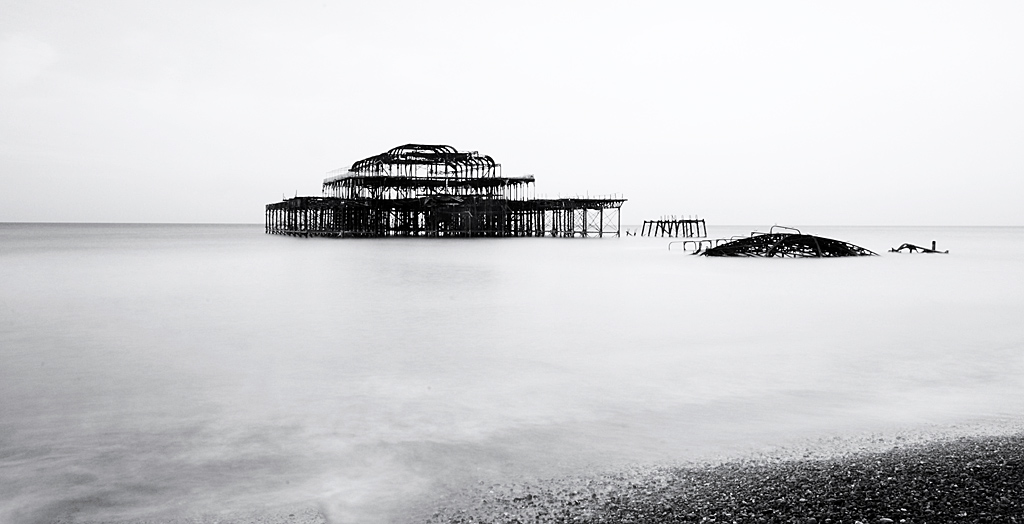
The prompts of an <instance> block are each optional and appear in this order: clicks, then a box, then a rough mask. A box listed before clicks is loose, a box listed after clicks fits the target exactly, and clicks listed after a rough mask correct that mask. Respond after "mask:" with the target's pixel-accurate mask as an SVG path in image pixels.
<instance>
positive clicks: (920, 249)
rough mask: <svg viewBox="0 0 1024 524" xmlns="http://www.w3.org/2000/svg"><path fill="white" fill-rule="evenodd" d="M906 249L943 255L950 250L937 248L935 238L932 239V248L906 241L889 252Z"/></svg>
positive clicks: (913, 251)
mask: <svg viewBox="0 0 1024 524" xmlns="http://www.w3.org/2000/svg"><path fill="white" fill-rule="evenodd" d="M904 249H906V250H907V253H916V252H918V251H920V252H921V253H941V254H943V255H947V254H949V250H948V249H947V250H945V251H939V250H937V249H935V241H934V240H932V248H931V249H928V248H926V247H921V246H915V245H914V244H906V243H904V244H903V245H901V246H900V247H894V248H890V249H889V252H890V253H902V252H903V250H904Z"/></svg>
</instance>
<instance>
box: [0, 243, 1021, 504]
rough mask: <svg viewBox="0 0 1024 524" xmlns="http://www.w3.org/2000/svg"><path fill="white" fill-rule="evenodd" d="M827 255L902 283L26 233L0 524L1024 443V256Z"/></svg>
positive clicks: (617, 249)
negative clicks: (798, 457)
mask: <svg viewBox="0 0 1024 524" xmlns="http://www.w3.org/2000/svg"><path fill="white" fill-rule="evenodd" d="M709 229H710V232H711V235H712V236H730V235H733V234H738V233H749V232H750V230H751V229H750V228H746V227H744V228H721V227H720V228H714V227H712V228H709ZM804 232H809V233H813V234H818V235H822V236H826V237H831V238H838V239H841V240H846V241H849V242H852V243H854V244H858V245H861V246H863V247H866V248H868V249H871V250H874V251H876V252H878V253H880V254H881V256H879V257H865V258H853V259H831V260H777V259H745V260H738V259H713V258H704V257H693V256H688V255H686V254H684V253H682V252H680V251H679V250H678V246H674V247H673V249H672V250H670V249H668V242H669V239H662V238H657V239H651V238H639V237H623V238H604V239H550V238H543V239H531V238H524V239H468V240H443V239H383V240H358V239H349V240H327V239H295V238H286V237H278V236H268V235H264V234H263V231H262V227H261V226H193V225H58V224H48V225H43V224H0V522H4V523H6V522H11V523H15V522H17V523H20V522H51V521H54V520H61V519H63V521H65V522H67V521H71V522H103V521H120V520H124V521H131V520H138V519H152V520H156V521H160V520H161V519H180V518H183V517H185V516H188V515H197V514H204V513H211V512H218V511H238V510H249V509H253V508H264V507H267V508H269V507H277V506H284V505H288V504H305V503H309V504H316V505H318V506H319V507H320V508H321V510H322V511H323V512H324V513H325V514H326V516H327V517H328V518H330V519H331V520H332V521H333V522H387V521H392V520H401V518H400V516H399V515H401V511H400V510H401V508H403V507H406V506H410V505H415V504H417V503H418V501H423V500H431V498H432V497H436V496H437V495H438V494H439V493H442V492H444V491H445V490H451V489H458V487H459V486H460V485H463V484H465V485H475V484H477V483H478V482H480V481H484V482H500V481H509V480H515V479H530V478H542V477H550V476H558V475H573V474H577V473H581V472H586V471H600V470H608V469H614V468H619V467H626V466H628V465H631V464H658V463H671V462H680V461H689V460H703V459H706V458H708V457H722V456H725V457H729V456H737V457H738V456H743V455H744V454H747V453H750V452H754V451H756V450H759V449H766V448H769V447H772V446H785V445H788V444H791V443H793V442H798V441H800V440H801V439H823V438H831V437H837V438H845V437H847V436H850V435H863V434H865V433H871V432H880V433H884V432H891V431H900V430H906V429H915V428H948V427H956V426H958V425H963V424H975V423H982V424H988V423H991V424H994V425H998V424H1002V423H1006V422H1010V423H1018V422H1020V421H1022V420H1024V322H1022V321H1021V319H1024V228H898V227H881V228H855V227H850V228H838V227H811V228H804ZM932 240H936V241H937V242H938V247H939V248H940V249H948V250H949V251H950V253H949V254H948V255H923V254H891V253H886V250H887V249H888V248H890V247H894V246H898V245H900V244H901V243H903V242H911V243H915V244H918V245H930V243H931V241H932Z"/></svg>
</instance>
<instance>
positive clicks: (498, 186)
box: [265, 144, 626, 237]
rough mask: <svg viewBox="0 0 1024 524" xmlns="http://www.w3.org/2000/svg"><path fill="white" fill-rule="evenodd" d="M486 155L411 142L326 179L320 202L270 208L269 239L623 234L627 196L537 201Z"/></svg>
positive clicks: (530, 187)
mask: <svg viewBox="0 0 1024 524" xmlns="http://www.w3.org/2000/svg"><path fill="white" fill-rule="evenodd" d="M534 182H535V181H534V177H533V176H522V177H504V176H502V175H501V165H500V164H498V163H496V162H495V161H494V159H492V158H491V157H490V156H487V155H481V154H479V153H477V152H461V151H457V150H456V149H455V148H453V147H451V146H445V145H422V144H407V145H404V146H399V147H396V148H393V149H391V150H389V151H387V152H385V153H381V154H379V155H375V156H372V157H369V158H365V159H363V160H359V161H357V162H355V163H354V164H352V166H351V167H350V168H348V169H344V168H343V169H338V170H335V171H332V172H330V173H328V176H327V178H326V179H324V182H323V195H322V196H319V197H307V196H303V197H299V196H297V197H295V198H287V199H284V200H282V201H280V202H275V203H272V204H267V206H266V216H265V225H266V232H267V233H270V234H281V235H298V236H327V237H388V236H426V237H488V236H490V237H509V236H511V237H523V236H554V237H576V236H579V237H590V236H597V237H603V236H605V235H613V236H619V233H620V230H621V219H620V217H619V211H620V208H621V207H622V204H623V203H624V202H625V201H626V200H625V199H624V198H613V197H608V198H597V197H594V198H591V197H587V198H557V199H549V198H536V197H535V190H534Z"/></svg>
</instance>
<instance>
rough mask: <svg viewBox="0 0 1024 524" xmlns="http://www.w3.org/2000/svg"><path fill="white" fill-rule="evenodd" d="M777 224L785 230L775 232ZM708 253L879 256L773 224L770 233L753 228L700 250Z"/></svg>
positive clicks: (824, 256)
mask: <svg viewBox="0 0 1024 524" xmlns="http://www.w3.org/2000/svg"><path fill="white" fill-rule="evenodd" d="M776 228H778V229H781V230H786V231H780V232H776V231H775V230H776ZM694 254H695V255H704V256H707V257H783V258H830V257H863V256H876V255H877V253H875V252H873V251H870V250H867V249H864V248H862V247H860V246H855V245H853V244H850V243H849V242H843V241H842V240H834V239H831V238H825V237H819V236H814V235H806V234H803V233H801V232H800V230H799V229H795V228H791V227H784V226H772V228H771V229H770V230H769V232H768V233H759V232H756V231H755V232H753V233H751V234H750V236H749V237H745V238H740V239H736V240H732V241H729V242H725V243H723V244H719V245H716V246H715V247H709V248H708V249H704V250H703V251H697V252H695V253H694Z"/></svg>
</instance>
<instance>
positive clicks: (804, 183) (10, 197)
mask: <svg viewBox="0 0 1024 524" xmlns="http://www.w3.org/2000/svg"><path fill="white" fill-rule="evenodd" d="M1021 28H1024V2H1019V1H1005V2H984V1H978V2H967V1H962V2H943V1H935V0H928V1H878V2H875V1H856V2H853V1H850V2H821V1H807V2H793V1H779V2H765V1H749V2H740V1H714V2H712V1H704V2H682V1H668V0H665V1H658V2H652V1H643V0H631V1H629V2H625V1H623V2H605V1H579V2H575V1H563V2H556V1H550V0H548V1H516V2H481V1H466V2H455V1H437V2H423V1H380V0H372V1H366V2H321V1H317V2H303V1H294V0H289V1H287V2H284V1H282V2H275V3H271V2H253V1H237V2H235V1H230V2H217V1H210V0H202V1H182V0H175V1H173V2H137V1H94V2H66V1H65V2H53V1H45V0H32V1H12V0H0V221H114V222H262V219H263V206H264V204H266V203H268V202H272V201H275V200H279V199H280V198H281V196H282V194H287V195H289V196H291V195H293V194H295V193H296V192H298V193H299V194H311V195H317V194H319V193H320V182H321V180H322V178H323V177H324V175H325V173H326V172H327V171H329V170H331V169H335V168H338V167H347V166H348V165H350V164H351V163H352V162H354V161H355V160H358V159H361V158H364V157H367V156H370V155H374V154H377V153H380V152H383V151H385V150H387V149H390V148H391V147H394V146H397V145H401V144H404V143H409V142H417V143H443V144H449V145H452V146H455V147H456V148H458V149H461V150H471V151H480V152H481V153H485V154H490V155H491V156H493V157H495V159H496V160H497V161H499V162H501V163H502V164H503V170H504V173H505V174H506V175H513V176H518V175H523V174H533V175H535V176H536V177H537V190H538V193H540V194H545V195H549V196H558V195H559V194H561V195H563V196H564V195H570V194H577V193H580V194H584V193H587V192H589V194H591V195H602V194H611V193H618V194H622V195H624V196H625V197H626V198H628V199H629V202H628V203H627V204H626V206H625V207H624V208H623V220H624V222H626V223H638V222H642V221H643V220H644V219H650V218H656V217H658V216H661V215H669V214H676V215H692V214H698V215H700V216H701V217H704V218H706V219H708V221H709V222H711V223H720V224H752V225H762V224H767V225H770V224H774V223H779V224H907V225H917V224H921V225H947V224H969V225H1024V205H1021V203H1020V202H1019V200H1020V199H1021V195H1022V194H1024V181H1022V178H1024V177H1022V175H1024V153H1022V150H1024V146H1022V144H1024V30H1022V29H1021Z"/></svg>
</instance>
